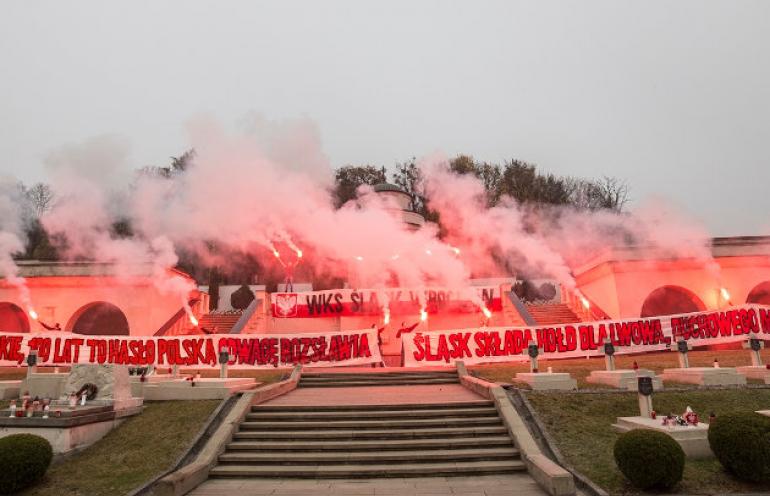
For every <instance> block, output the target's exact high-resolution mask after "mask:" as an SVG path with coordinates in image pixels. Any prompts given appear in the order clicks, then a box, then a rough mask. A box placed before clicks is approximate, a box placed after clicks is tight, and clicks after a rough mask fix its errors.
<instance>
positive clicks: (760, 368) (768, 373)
mask: <svg viewBox="0 0 770 496" xmlns="http://www.w3.org/2000/svg"><path fill="white" fill-rule="evenodd" d="M735 370H737V371H738V373H739V374H741V375H743V376H746V378H747V379H759V380H761V381H765V384H770V369H768V368H767V367H765V366H764V365H750V366H747V367H737V368H736V369H735Z"/></svg>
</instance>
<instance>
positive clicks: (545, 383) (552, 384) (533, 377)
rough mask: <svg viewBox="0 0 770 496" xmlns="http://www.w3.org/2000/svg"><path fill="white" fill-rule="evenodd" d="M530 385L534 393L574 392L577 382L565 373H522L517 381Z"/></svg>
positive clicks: (517, 376)
mask: <svg viewBox="0 0 770 496" xmlns="http://www.w3.org/2000/svg"><path fill="white" fill-rule="evenodd" d="M515 380H517V381H520V382H525V383H527V384H529V386H530V387H531V388H532V390H533V391H573V390H575V389H577V381H576V380H575V379H573V378H572V377H571V376H570V375H569V374H567V373H565V372H537V373H534V372H522V373H518V374H516V379H515Z"/></svg>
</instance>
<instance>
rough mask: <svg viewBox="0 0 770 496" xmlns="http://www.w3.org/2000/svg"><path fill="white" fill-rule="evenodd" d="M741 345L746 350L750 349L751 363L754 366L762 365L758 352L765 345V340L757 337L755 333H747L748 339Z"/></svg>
mask: <svg viewBox="0 0 770 496" xmlns="http://www.w3.org/2000/svg"><path fill="white" fill-rule="evenodd" d="M743 347H744V348H746V349H747V350H751V365H752V366H754V367H761V366H762V357H761V356H760V354H759V350H761V349H762V348H764V347H765V342H764V341H762V340H761V339H759V338H758V337H757V335H756V334H755V333H753V332H752V333H751V334H749V339H748V341H746V342H745V343H743Z"/></svg>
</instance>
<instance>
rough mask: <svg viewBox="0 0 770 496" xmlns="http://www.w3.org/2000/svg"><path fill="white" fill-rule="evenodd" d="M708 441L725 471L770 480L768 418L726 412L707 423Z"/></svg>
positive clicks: (750, 413)
mask: <svg viewBox="0 0 770 496" xmlns="http://www.w3.org/2000/svg"><path fill="white" fill-rule="evenodd" d="M709 445H710V446H711V451H713V452H714V455H715V456H716V457H717V460H719V462H720V463H721V464H722V466H723V467H724V468H725V470H727V471H728V472H730V473H732V474H733V475H735V476H736V477H738V478H739V479H743V480H746V481H751V482H770V418H768V417H764V416H762V415H759V414H757V413H752V412H742V413H727V414H724V415H720V416H719V417H717V418H716V419H715V420H714V421H713V422H712V423H711V424H710V425H709Z"/></svg>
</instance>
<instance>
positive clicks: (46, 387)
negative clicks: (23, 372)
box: [21, 372, 68, 398]
mask: <svg viewBox="0 0 770 496" xmlns="http://www.w3.org/2000/svg"><path fill="white" fill-rule="evenodd" d="M67 376H68V374H61V373H58V374H57V373H53V374H41V373H40V372H31V373H29V374H27V378H26V379H24V380H23V381H22V383H21V392H22V394H23V393H24V391H29V395H30V396H32V397H33V398H34V397H35V396H38V397H40V398H60V397H61V396H62V395H63V394H65V389H64V385H65V383H66V382H67Z"/></svg>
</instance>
